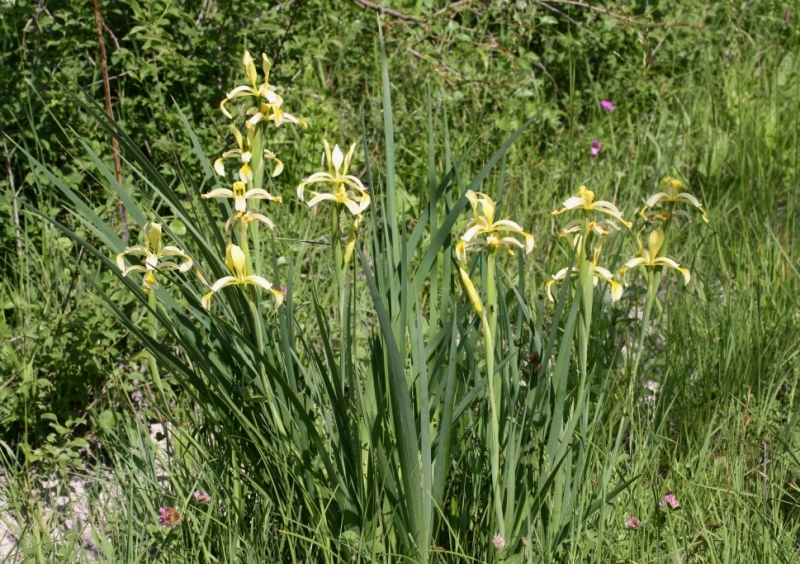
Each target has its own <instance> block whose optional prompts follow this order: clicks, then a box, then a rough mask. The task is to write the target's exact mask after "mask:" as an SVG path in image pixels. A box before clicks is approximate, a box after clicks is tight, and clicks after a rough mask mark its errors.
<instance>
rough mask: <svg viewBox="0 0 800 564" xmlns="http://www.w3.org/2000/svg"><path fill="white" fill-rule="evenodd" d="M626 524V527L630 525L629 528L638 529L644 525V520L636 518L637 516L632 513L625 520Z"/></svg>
mask: <svg viewBox="0 0 800 564" xmlns="http://www.w3.org/2000/svg"><path fill="white" fill-rule="evenodd" d="M625 526H626V527H628V528H629V529H638V528H639V527H641V526H642V522H641V521H639V520H638V519H637V518H636V516H634V515H631V516H630V517H628V519H627V520H626V521H625Z"/></svg>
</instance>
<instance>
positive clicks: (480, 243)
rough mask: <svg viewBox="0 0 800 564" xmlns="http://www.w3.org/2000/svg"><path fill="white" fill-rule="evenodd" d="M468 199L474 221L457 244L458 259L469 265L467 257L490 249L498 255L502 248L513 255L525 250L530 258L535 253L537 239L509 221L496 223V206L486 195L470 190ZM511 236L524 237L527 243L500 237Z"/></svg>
mask: <svg viewBox="0 0 800 564" xmlns="http://www.w3.org/2000/svg"><path fill="white" fill-rule="evenodd" d="M466 196H467V199H468V200H469V203H470V206H472V221H470V222H469V223H468V224H467V230H466V231H465V232H464V234H463V235H462V236H461V240H460V241H459V242H458V243H457V244H456V256H457V257H458V260H460V261H461V262H462V263H466V262H467V253H468V252H475V251H479V250H481V249H484V248H488V249H489V251H490V252H494V251H495V250H497V249H499V248H504V249H506V250H508V252H509V253H512V254H513V250H512V247H516V248H519V249H522V250H523V252H524V253H525V254H526V255H528V254H530V253H531V251H533V245H534V241H533V235H531V234H530V233H527V232H526V231H525V230H524V229H522V227H521V226H520V225H519V224H518V223H516V222H514V221H511V220H509V219H500V220H498V221H495V220H494V212H495V209H496V208H495V205H494V202H493V201H492V199H491V198H490V197H489V196H487V195H486V194H482V193H480V192H473V191H472V190H467V193H466ZM502 231H505V232H509V233H516V234H518V235H522V238H523V239H524V241H525V242H524V243H523V242H522V241H520V240H519V239H517V238H516V237H509V236H507V237H500V235H499V232H502Z"/></svg>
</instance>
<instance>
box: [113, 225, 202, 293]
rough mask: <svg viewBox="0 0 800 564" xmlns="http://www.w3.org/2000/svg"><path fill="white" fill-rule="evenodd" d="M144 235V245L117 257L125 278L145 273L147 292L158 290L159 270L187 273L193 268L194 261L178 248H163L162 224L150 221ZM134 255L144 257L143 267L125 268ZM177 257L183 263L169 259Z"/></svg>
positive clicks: (144, 228) (126, 250)
mask: <svg viewBox="0 0 800 564" xmlns="http://www.w3.org/2000/svg"><path fill="white" fill-rule="evenodd" d="M142 233H143V234H144V245H134V246H133V247H128V248H126V249H125V250H124V251H123V252H121V253H119V254H118V255H117V268H119V269H120V270H121V271H122V275H123V276H127V275H128V274H130V273H131V272H142V273H144V285H143V286H142V289H143V290H144V291H147V290H149V289H153V288H158V281H157V280H156V277H155V272H156V271H158V270H179V271H180V272H186V271H188V270H189V269H190V268H192V259H191V257H189V256H188V255H187V254H186V253H184V252H183V251H182V250H181V249H179V248H178V247H173V246H171V245H167V246H163V245H162V243H161V224H160V223H156V222H154V221H150V222H148V223H146V224H145V226H144V227H143V228H142ZM126 255H134V256H142V257H144V259H143V261H142V262H143V263H144V264H143V265H139V264H134V265H131V266H129V267H127V268H126V267H125V256H126ZM172 257H177V258H180V259H183V260H182V262H181V263H177V262H175V261H171V260H163V259H169V258H172Z"/></svg>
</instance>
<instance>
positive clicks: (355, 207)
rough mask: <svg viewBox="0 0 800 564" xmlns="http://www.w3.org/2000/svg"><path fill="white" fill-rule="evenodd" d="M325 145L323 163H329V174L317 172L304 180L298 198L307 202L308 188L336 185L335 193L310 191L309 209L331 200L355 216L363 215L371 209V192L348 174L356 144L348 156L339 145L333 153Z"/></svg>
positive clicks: (335, 146)
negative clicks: (312, 185)
mask: <svg viewBox="0 0 800 564" xmlns="http://www.w3.org/2000/svg"><path fill="white" fill-rule="evenodd" d="M323 144H324V145H325V154H324V157H323V161H325V162H327V165H328V172H315V173H314V174H312V175H311V176H309V177H308V178H306V179H305V180H303V181H302V182H301V183H300V185H299V186H298V187H297V197H298V198H300V201H305V190H306V186H309V185H311V184H317V183H325V182H329V183H331V184H333V185H334V187H335V188H334V192H332V193H325V192H321V193H320V192H314V191H313V190H309V192H311V193H312V194H313V197H312V198H311V199H310V200H309V201H308V207H310V208H311V207H314V206H316V205H317V204H318V203H320V202H322V201H324V200H329V201H332V202H336V203H337V204H342V205H344V206H345V207H346V208H347V209H348V210H350V213H352V214H353V215H359V214H361V213H362V212H363V211H364V210H366V209H367V208H368V207H369V192H368V191H367V189H366V188H365V187H364V185H363V184H362V183H361V181H360V180H359V179H358V178H356V177H355V176H353V175H350V174H347V169H348V168H350V160H351V159H352V158H353V152H354V151H355V149H356V144H355V143H353V144H352V145H351V146H350V150H349V151H347V156H345V155H344V153H342V150H341V149H340V148H339V145H334V147H333V151H331V146H330V145H329V144H328V142H327V141H324V140H323Z"/></svg>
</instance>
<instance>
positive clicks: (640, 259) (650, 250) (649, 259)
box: [619, 227, 692, 285]
mask: <svg viewBox="0 0 800 564" xmlns="http://www.w3.org/2000/svg"><path fill="white" fill-rule="evenodd" d="M663 246H664V231H663V230H662V229H661V228H660V227H659V228H658V229H654V230H653V231H651V232H650V237H649V239H648V241H647V248H646V249H645V248H644V247H642V244H641V243H639V254H638V255H636V256H635V257H633V258H632V259H631V260H629V261H628V262H626V263H625V265H624V266H623V267H622V268H621V269H620V270H619V274H620V276H624V275H625V273H626V272H627V271H628V270H630V269H631V268H636V267H637V266H649V267H651V268H653V267H656V266H665V267H667V268H674V269H675V270H677V271H678V272H680V273H681V274H683V283H684V285H686V284H688V283H689V280H691V278H692V275H691V273H690V272H689V269H688V268H684V267H682V266H681V265H679V264H678V263H677V262H675V261H674V260H672V259H671V258H667V257H660V256H658V253H659V252H660V251H661V247H663Z"/></svg>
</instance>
